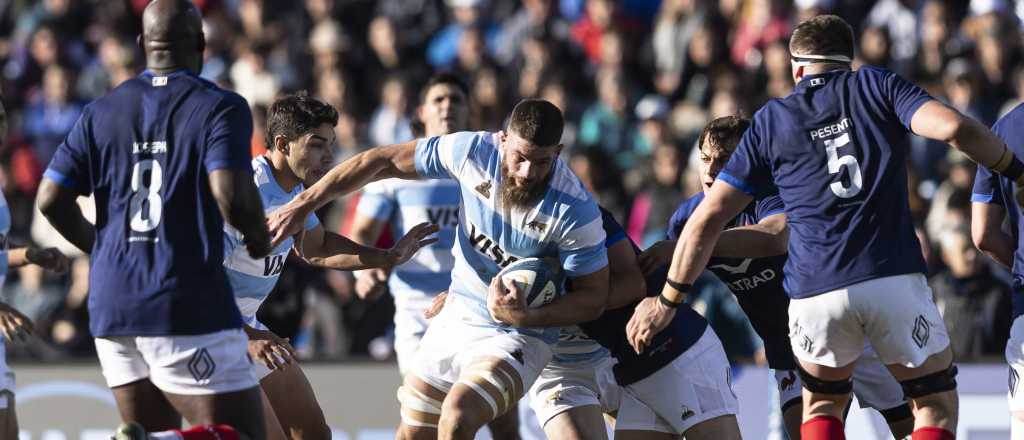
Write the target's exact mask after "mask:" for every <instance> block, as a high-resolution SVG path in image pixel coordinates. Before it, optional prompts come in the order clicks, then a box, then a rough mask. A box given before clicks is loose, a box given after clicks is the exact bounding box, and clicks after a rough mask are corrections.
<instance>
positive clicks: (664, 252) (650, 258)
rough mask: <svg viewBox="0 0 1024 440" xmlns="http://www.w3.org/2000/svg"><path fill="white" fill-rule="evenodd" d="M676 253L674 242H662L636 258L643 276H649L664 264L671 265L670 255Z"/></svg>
mask: <svg viewBox="0 0 1024 440" xmlns="http://www.w3.org/2000/svg"><path fill="white" fill-rule="evenodd" d="M675 251H676V242H674V241H671V240H662V241H659V242H657V243H654V244H653V245H651V247H649V248H647V249H646V250H644V251H643V252H641V253H640V255H639V256H638V257H637V258H636V261H637V263H638V264H639V265H640V270H641V271H643V273H644V275H650V274H651V273H652V272H654V271H656V270H658V268H659V267H662V266H664V265H666V264H671V263H672V254H673V253H674V252H675Z"/></svg>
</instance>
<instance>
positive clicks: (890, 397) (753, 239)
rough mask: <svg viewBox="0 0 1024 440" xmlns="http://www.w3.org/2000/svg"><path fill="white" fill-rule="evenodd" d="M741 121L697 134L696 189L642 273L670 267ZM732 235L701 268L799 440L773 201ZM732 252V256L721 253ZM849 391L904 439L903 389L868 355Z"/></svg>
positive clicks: (780, 236)
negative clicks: (738, 316) (750, 330)
mask: <svg viewBox="0 0 1024 440" xmlns="http://www.w3.org/2000/svg"><path fill="white" fill-rule="evenodd" d="M749 126H750V121H749V120H748V119H744V118H740V117H736V116H726V117H722V118H718V119H715V120H713V121H711V122H709V123H708V125H707V126H705V127H704V132H703V133H702V134H701V136H700V139H699V147H698V148H699V149H700V151H699V153H700V184H701V188H702V189H703V192H700V193H697V194H696V195H694V196H693V197H691V198H689V199H687V200H686V201H684V202H683V203H681V204H680V205H679V208H678V209H676V212H675V213H674V214H673V215H672V219H671V221H670V222H669V228H668V240H665V241H661V242H658V243H656V244H654V245H653V246H651V247H650V248H648V249H647V250H645V251H644V253H643V254H642V255H641V256H640V257H639V260H640V265H641V266H642V267H643V269H644V271H645V272H646V273H649V272H651V271H654V270H656V269H657V268H659V267H661V266H664V265H666V264H668V263H670V262H671V260H672V251H673V249H674V248H675V246H676V240H677V239H678V238H679V232H680V231H682V229H683V226H684V225H685V224H686V220H687V219H689V218H690V216H691V215H693V212H694V210H696V208H697V206H698V205H699V204H700V202H701V201H702V200H703V199H704V192H707V191H710V189H711V185H712V184H713V183H714V181H715V178H716V177H717V176H718V173H719V171H721V169H722V168H723V167H724V166H725V164H726V162H728V161H729V157H730V156H732V153H733V151H735V150H736V144H738V143H739V140H740V137H741V136H742V135H743V131H744V130H746V129H747V127H749ZM729 226H731V227H744V226H746V227H748V230H746V231H744V230H743V229H734V230H732V233H731V234H723V236H722V238H720V239H719V241H718V244H717V245H716V248H715V252H714V254H713V256H712V258H711V260H710V261H709V263H708V270H710V271H711V272H713V273H714V274H715V276H717V277H718V278H719V279H720V280H722V282H723V283H725V284H726V286H728V287H729V289H730V290H731V291H732V292H733V294H735V295H736V299H737V301H738V302H739V304H740V307H741V308H743V311H744V312H745V313H746V315H747V317H749V318H750V322H751V324H752V325H753V327H754V330H755V331H756V332H757V334H758V335H759V336H761V339H762V340H763V341H764V348H765V353H766V357H767V359H768V366H769V367H771V368H772V369H773V370H775V380H776V382H777V385H778V388H779V404H780V408H782V418H783V421H784V422H785V427H786V433H787V434H788V435H789V438H791V439H799V438H800V417H801V413H802V405H801V400H800V389H801V385H800V378H799V377H798V375H797V374H796V358H794V357H793V349H792V347H790V344H789V335H788V333H789V329H788V326H787V322H788V321H787V311H786V310H787V308H788V307H789V297H788V296H786V292H785V290H784V289H783V287H782V282H783V275H782V273H783V272H782V271H783V265H784V264H785V262H786V255H785V254H786V248H787V245H788V241H789V240H788V236H789V234H788V229H787V228H786V214H785V213H784V212H783V206H782V201H781V200H780V199H779V196H778V194H774V193H773V194H770V195H768V196H765V197H760V198H758V199H757V200H755V201H754V202H752V203H751V204H750V205H748V206H747V207H746V208H744V210H743V212H742V213H740V215H739V216H737V217H736V218H735V219H733V220H732V221H731V222H729ZM729 252H733V253H734V255H732V257H731V258H730V257H723V256H721V255H722V254H723V253H729ZM853 392H854V394H856V395H857V400H858V401H859V402H860V404H861V406H863V407H870V408H875V409H876V410H878V411H879V412H880V413H881V414H882V416H883V417H885V420H886V421H887V422H888V423H889V426H890V428H891V429H892V432H893V436H894V437H895V438H903V437H906V436H907V435H910V432H911V431H912V430H913V425H914V419H913V415H912V414H911V412H910V407H909V406H907V404H906V402H905V401H904V398H903V390H902V388H900V385H899V383H898V382H896V379H895V378H893V377H892V374H890V373H889V371H888V370H886V369H885V366H884V365H882V364H881V363H880V362H879V361H878V358H877V356H875V354H874V351H873V350H866V351H865V353H864V357H861V358H860V360H858V361H857V366H856V367H855V369H854V372H853Z"/></svg>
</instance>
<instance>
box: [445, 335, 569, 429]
mask: <svg viewBox="0 0 1024 440" xmlns="http://www.w3.org/2000/svg"><path fill="white" fill-rule="evenodd" d="M550 360H551V348H550V347H549V346H548V344H546V343H544V342H543V341H541V340H540V339H537V338H535V337H532V336H527V335H523V334H506V333H495V334H493V335H492V336H490V337H487V338H483V339H479V340H476V341H474V342H473V343H472V344H470V345H469V346H467V347H466V348H465V349H464V350H463V351H462V352H460V353H459V354H458V355H457V356H456V359H455V368H456V369H457V370H458V371H459V377H458V383H459V384H464V385H466V387H468V388H469V389H471V390H473V391H474V392H475V393H477V394H478V395H480V396H481V397H482V398H483V399H484V401H485V402H486V403H487V405H486V408H489V409H490V414H491V417H490V418H489V419H488V420H490V419H493V418H494V417H497V416H499V415H502V414H504V413H505V412H506V411H508V410H509V409H510V408H511V407H512V405H513V404H515V402H517V401H518V400H519V399H520V398H522V397H523V395H524V394H525V393H526V390H527V389H528V388H529V387H531V386H532V385H533V383H534V382H535V381H536V380H537V378H538V377H539V376H540V374H541V371H542V370H543V369H544V366H545V365H547V363H548V361H550ZM451 398H452V397H451V395H449V396H448V399H451ZM448 399H446V402H445V403H446V405H447V404H448ZM460 406H461V405H460Z"/></svg>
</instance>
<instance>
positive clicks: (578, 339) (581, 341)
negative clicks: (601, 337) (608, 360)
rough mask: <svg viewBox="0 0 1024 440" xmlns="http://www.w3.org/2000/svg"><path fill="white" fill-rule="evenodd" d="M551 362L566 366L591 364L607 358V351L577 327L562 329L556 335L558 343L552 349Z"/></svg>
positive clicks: (571, 326)
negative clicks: (581, 363)
mask: <svg viewBox="0 0 1024 440" xmlns="http://www.w3.org/2000/svg"><path fill="white" fill-rule="evenodd" d="M552 352H553V356H552V357H551V362H552V363H555V364H561V365H567V364H576V363H580V362H592V361H595V360H597V359H600V358H603V357H607V356H609V352H608V349H606V348H604V347H602V346H601V344H598V343H597V341H595V340H593V339H590V338H589V337H588V336H587V335H586V334H585V333H583V330H582V329H580V328H579V326H575V325H570V326H568V327H562V331H561V332H560V333H559V334H558V342H557V343H556V344H555V346H554V347H552Z"/></svg>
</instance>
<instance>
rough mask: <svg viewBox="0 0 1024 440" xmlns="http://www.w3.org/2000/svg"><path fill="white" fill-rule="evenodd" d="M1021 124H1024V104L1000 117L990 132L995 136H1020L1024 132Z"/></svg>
mask: <svg viewBox="0 0 1024 440" xmlns="http://www.w3.org/2000/svg"><path fill="white" fill-rule="evenodd" d="M1021 123H1024V103H1021V104H1018V105H1017V106H1016V107H1014V108H1013V109H1012V110H1010V111H1009V112H1006V114H1005V115H1003V116H1002V117H1000V118H999V120H998V121H996V123H995V124H994V125H993V126H992V131H994V132H996V134H1003V133H1005V134H1015V135H1017V134H1021V133H1022V132H1024V126H1022V125H1021Z"/></svg>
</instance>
